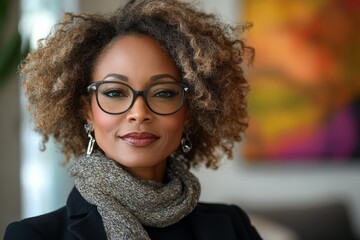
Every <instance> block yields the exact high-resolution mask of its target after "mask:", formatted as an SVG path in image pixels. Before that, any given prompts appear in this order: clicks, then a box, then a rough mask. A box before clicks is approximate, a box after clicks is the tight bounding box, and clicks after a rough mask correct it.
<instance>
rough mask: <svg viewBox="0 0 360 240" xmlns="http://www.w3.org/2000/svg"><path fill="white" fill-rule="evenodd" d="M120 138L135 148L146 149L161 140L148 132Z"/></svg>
mask: <svg viewBox="0 0 360 240" xmlns="http://www.w3.org/2000/svg"><path fill="white" fill-rule="evenodd" d="M120 138H121V139H122V140H124V141H125V142H126V143H128V144H130V145H132V146H135V147H146V146H148V145H150V144H152V143H153V142H155V141H156V140H158V139H159V137H158V136H156V135H154V134H152V133H148V132H131V133H128V134H125V135H123V136H121V137H120Z"/></svg>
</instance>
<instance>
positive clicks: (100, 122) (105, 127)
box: [91, 100, 116, 137]
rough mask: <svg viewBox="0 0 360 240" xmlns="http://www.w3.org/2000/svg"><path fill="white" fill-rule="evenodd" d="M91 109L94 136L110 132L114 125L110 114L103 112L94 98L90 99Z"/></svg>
mask: <svg viewBox="0 0 360 240" xmlns="http://www.w3.org/2000/svg"><path fill="white" fill-rule="evenodd" d="M91 110H92V114H93V125H94V131H95V135H96V137H100V136H103V135H106V134H107V133H111V132H112V130H113V129H114V128H113V126H114V125H116V123H115V121H114V118H113V116H112V115H110V114H107V113H105V112H103V111H102V110H101V109H100V108H99V106H98V105H97V102H96V100H93V101H92V104H91Z"/></svg>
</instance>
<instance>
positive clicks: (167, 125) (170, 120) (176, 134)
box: [162, 111, 186, 143]
mask: <svg viewBox="0 0 360 240" xmlns="http://www.w3.org/2000/svg"><path fill="white" fill-rule="evenodd" d="M185 120H186V118H185V112H182V111H181V112H178V113H176V114H174V115H170V116H168V117H167V119H166V121H163V123H162V126H163V129H164V130H166V131H167V132H168V134H169V138H171V139H172V140H174V141H175V140H179V141H180V139H181V137H182V133H183V132H184V130H185V129H184V128H185ZM176 142H178V141H175V143H176Z"/></svg>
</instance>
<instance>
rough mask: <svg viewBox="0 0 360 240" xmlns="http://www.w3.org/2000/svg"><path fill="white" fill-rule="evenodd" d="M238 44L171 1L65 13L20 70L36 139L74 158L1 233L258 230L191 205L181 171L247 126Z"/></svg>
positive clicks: (242, 234) (161, 234)
mask: <svg viewBox="0 0 360 240" xmlns="http://www.w3.org/2000/svg"><path fill="white" fill-rule="evenodd" d="M242 27H243V28H244V27H246V26H242ZM247 50H249V51H250V53H251V56H252V49H251V48H249V47H247V46H246V45H244V43H243V42H242V41H240V40H237V39H236V36H235V31H234V29H232V28H230V27H229V26H226V25H224V24H222V23H221V22H220V21H219V20H218V19H217V18H216V17H215V16H213V15H208V14H205V13H203V12H200V11H198V10H196V9H195V8H193V7H192V6H191V5H189V4H187V3H181V2H177V1H175V0H151V1H149V0H139V1H130V2H129V3H127V4H126V5H125V6H124V7H123V8H122V9H119V10H118V11H116V12H115V13H114V14H112V15H109V16H100V15H88V14H82V15H73V14H66V15H65V17H64V19H63V20H62V21H61V23H59V24H58V25H57V26H56V28H55V29H54V31H53V33H52V34H51V35H50V36H49V37H48V38H47V39H46V40H45V41H44V42H41V43H40V44H39V48H38V49H37V50H36V51H34V52H32V53H31V54H29V56H28V57H27V59H26V60H25V62H24V63H23V65H22V67H21V72H22V74H23V75H24V77H25V83H24V89H25V93H26V94H27V97H28V99H29V108H30V111H31V113H32V115H33V117H34V120H35V124H36V129H37V130H38V131H39V132H40V133H41V134H42V135H43V137H44V139H43V142H44V143H46V141H47V139H48V136H49V135H52V136H54V138H55V139H56V141H57V142H58V143H59V145H60V146H61V148H62V151H63V152H64V153H65V156H66V157H67V160H69V159H70V158H71V157H73V158H74V160H75V161H74V162H75V163H74V165H73V166H72V167H71V168H70V173H71V174H72V176H73V177H74V180H75V188H74V189H73V190H72V192H71V193H70V195H69V198H68V201H67V205H66V206H65V207H64V208H61V209H59V210H57V211H55V212H52V213H49V214H46V215H43V216H38V217H34V218H29V219H25V220H22V221H20V222H16V223H12V224H10V225H9V227H8V228H7V231H6V233H5V239H12V240H16V239H87V240H88V239H96V240H99V239H260V237H259V235H258V234H257V232H256V230H255V229H254V227H252V225H251V223H250V221H249V219H248V217H247V215H246V214H245V213H244V212H243V211H242V210H241V209H240V208H238V207H236V206H233V205H230V206H229V205H221V204H204V203H198V199H199V195H200V185H199V182H198V180H197V179H196V177H195V176H193V175H192V174H191V173H190V172H189V171H188V168H190V167H192V166H194V165H196V164H200V163H205V165H206V166H208V167H212V168H216V167H217V165H218V161H219V158H220V157H222V156H223V154H226V155H227V156H228V157H229V158H230V157H232V155H231V151H232V144H233V143H234V142H236V141H240V134H241V133H242V132H243V131H244V130H245V128H246V127H247V112H246V100H245V97H246V93H247V91H248V83H247V81H246V80H245V78H244V76H243V70H242V68H241V66H240V64H241V63H242V61H243V57H244V54H245V53H246V51H247ZM84 127H85V129H84Z"/></svg>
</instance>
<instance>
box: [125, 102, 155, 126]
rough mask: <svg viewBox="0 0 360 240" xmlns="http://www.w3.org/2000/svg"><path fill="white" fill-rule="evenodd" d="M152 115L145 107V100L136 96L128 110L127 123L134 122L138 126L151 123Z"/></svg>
mask: <svg viewBox="0 0 360 240" xmlns="http://www.w3.org/2000/svg"><path fill="white" fill-rule="evenodd" d="M152 117H153V116H152V113H151V111H150V109H149V108H148V107H147V105H146V103H145V100H144V98H143V97H142V96H138V97H137V98H136V99H135V102H134V104H133V106H132V107H131V108H130V110H129V112H128V113H127V120H128V121H129V122H135V123H138V124H141V123H144V122H151V120H152Z"/></svg>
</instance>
